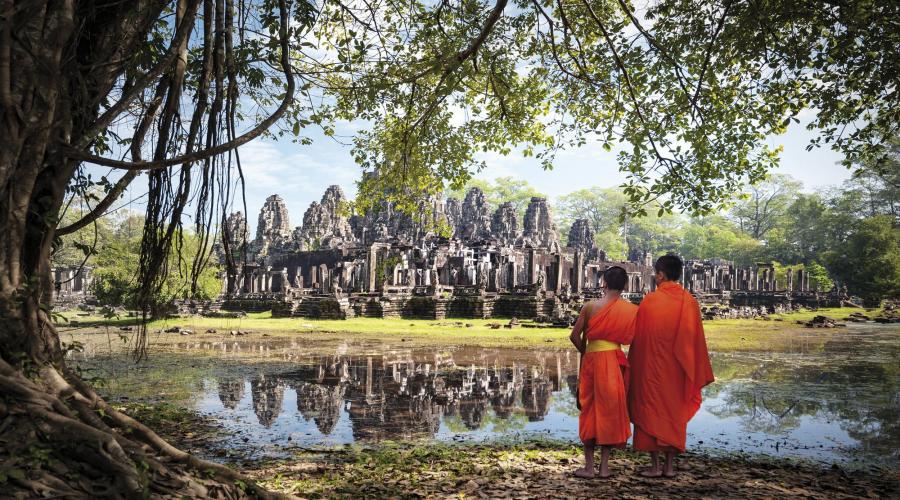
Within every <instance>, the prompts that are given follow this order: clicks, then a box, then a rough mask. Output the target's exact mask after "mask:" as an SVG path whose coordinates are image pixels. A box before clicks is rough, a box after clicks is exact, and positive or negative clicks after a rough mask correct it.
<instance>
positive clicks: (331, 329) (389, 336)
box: [61, 308, 874, 351]
mask: <svg viewBox="0 0 900 500" xmlns="http://www.w3.org/2000/svg"><path fill="white" fill-rule="evenodd" d="M858 311H860V310H859V309H852V308H834V309H819V310H818V311H797V312H791V313H785V314H773V315H771V316H770V317H769V318H770V319H769V320H761V319H724V320H712V321H706V322H705V323H704V328H705V332H706V338H707V343H708V345H709V348H710V350H712V351H745V350H760V349H767V350H771V349H774V350H777V349H779V346H780V345H781V344H783V343H784V342H786V341H790V340H792V336H796V335H800V334H803V335H810V334H812V333H811V332H812V331H811V330H809V329H807V328H805V327H804V326H802V325H798V324H796V322H797V321H808V320H810V319H812V318H813V317H814V316H817V315H825V316H829V317H832V318H836V319H841V318H844V317H845V316H847V315H848V314H850V313H852V312H858ZM867 314H874V313H867ZM70 318H72V316H71V315H70ZM73 319H75V320H76V321H77V322H78V323H77V326H73V325H71V324H70V325H69V327H66V326H63V327H62V328H61V330H62V331H63V332H70V333H72V334H79V333H81V332H85V333H106V332H107V328H110V329H114V328H116V327H121V326H129V325H134V324H135V323H136V320H135V319H134V318H120V319H104V318H99V317H75V318H73ZM506 323H508V320H507V319H500V318H497V319H489V320H482V319H445V320H410V319H377V318H353V319H348V320H312V319H306V318H273V317H272V316H271V313H269V312H265V313H255V314H250V315H248V316H247V317H245V318H206V317H200V316H193V317H188V318H175V319H166V320H156V321H152V322H151V323H150V324H149V329H150V331H151V332H160V331H163V330H165V329H168V328H171V327H173V326H179V327H181V328H189V329H191V330H193V331H194V335H193V336H191V337H189V338H191V339H197V340H214V339H221V338H222V336H223V335H228V332H229V331H231V330H238V331H250V332H252V334H253V335H252V336H250V337H240V338H244V339H248V340H249V339H251V338H255V337H256V336H258V335H260V334H264V335H265V336H267V337H272V338H285V339H297V340H312V341H322V342H335V341H343V340H355V341H378V342H390V343H393V342H405V344H404V345H405V346H407V347H417V346H437V347H440V346H450V345H453V346H482V347H536V346H543V347H552V348H564V349H565V348H569V347H570V344H569V339H568V337H569V330H568V329H565V328H548V327H546V326H545V325H537V324H535V323H533V322H530V321H522V326H520V327H517V328H512V329H510V328H505V327H504V325H506ZM496 324H499V325H501V328H499V329H495V328H492V327H491V325H496ZM529 326H532V328H529ZM536 326H540V328H534V327H536ZM207 330H216V333H210V334H207V333H205V332H206V331H207ZM842 331H844V330H842V329H834V330H827V331H822V330H816V331H815V333H816V335H822V336H828V335H839V334H840V332H842ZM89 337H90V336H86V337H85V336H81V335H78V339H79V340H81V341H84V339H85V338H89ZM65 338H66V337H65V336H64V340H65ZM73 338H75V337H73ZM104 338H105V337H104ZM153 338H154V340H153V342H154V343H155V344H157V345H160V344H162V345H165V344H169V343H175V342H183V341H184V340H185V338H186V337H184V336H182V335H180V334H177V333H174V334H164V333H163V334H158V335H156V334H155V335H154V336H153ZM97 341H98V342H101V341H102V340H100V339H97Z"/></svg>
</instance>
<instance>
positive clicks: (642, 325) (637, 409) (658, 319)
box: [628, 281, 714, 451]
mask: <svg viewBox="0 0 900 500" xmlns="http://www.w3.org/2000/svg"><path fill="white" fill-rule="evenodd" d="M628 361H629V364H630V369H631V381H630V385H629V388H628V411H629V414H630V416H631V421H632V422H634V443H633V447H634V449H635V450H638V451H676V450H677V451H684V449H685V441H686V439H687V423H688V421H689V420H690V419H691V418H693V417H694V415H695V414H696V413H697V410H699V409H700V402H701V393H700V390H701V389H702V388H703V387H705V386H706V385H708V384H710V383H711V382H712V381H713V380H714V378H713V372H712V366H711V365H710V362H709V353H708V351H707V349H706V337H705V336H704V335H703V323H702V321H701V317H700V307H699V305H698V304H697V301H696V300H695V299H694V297H693V296H692V295H691V294H690V293H689V292H687V291H686V290H685V289H684V288H682V287H681V285H679V284H678V283H674V282H670V281H666V282H663V283H661V284H660V285H659V286H658V287H657V289H656V291H654V292H652V293H649V294H647V296H646V297H644V300H643V301H642V302H641V305H640V308H639V309H638V314H637V320H636V321H635V335H634V340H633V341H632V344H631V348H630V349H629V351H628Z"/></svg>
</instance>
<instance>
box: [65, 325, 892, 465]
mask: <svg viewBox="0 0 900 500" xmlns="http://www.w3.org/2000/svg"><path fill="white" fill-rule="evenodd" d="M74 360H75V361H76V362H77V363H78V364H79V365H80V366H81V367H82V368H83V369H86V370H88V373H92V374H95V375H98V376H100V377H101V378H102V379H104V380H105V381H106V388H105V389H104V390H105V392H106V393H107V395H108V396H109V397H112V398H116V397H122V396H124V395H129V396H130V397H132V398H135V397H137V398H140V399H147V400H165V401H169V402H173V403H177V404H183V405H188V406H191V407H193V408H196V409H197V410H199V411H200V412H202V413H204V414H208V415H210V416H212V417H213V418H214V419H216V420H217V421H218V422H219V423H220V424H221V425H222V426H223V428H224V429H225V433H224V437H223V439H224V440H225V441H226V443H225V444H226V445H227V446H229V447H234V448H241V449H242V450H243V451H245V452H247V451H249V452H251V454H255V455H259V456H265V455H277V454H279V453H280V452H282V450H284V449H285V447H290V446H296V445H299V446H322V445H325V446H332V445H341V444H346V443H354V442H360V443H373V442H379V441H384V440H396V441H409V440H432V439H434V440H441V441H454V440H475V441H482V440H494V439H517V438H522V437H533V436H547V437H554V438H562V439H570V440H573V441H575V440H577V418H578V411H577V410H576V408H575V399H574V390H575V386H576V383H577V373H578V363H579V359H578V356H576V355H575V352H574V351H546V350H541V349H483V348H471V347H467V348H458V349H445V348H441V349H437V350H424V349H404V348H402V347H398V346H396V345H386V344H380V343H368V344H355V343H352V342H331V343H328V342H326V343H323V344H322V345H317V346H309V345H308V344H304V345H300V344H298V343H296V342H290V341H284V340H271V341H270V340H267V339H262V340H259V339H257V340H247V341H240V340H238V341H233V340H230V339H229V340H226V341H222V342H193V341H186V342H184V343H181V344H178V345H175V346H172V347H171V348H169V349H167V350H166V352H165V353H157V354H155V355H154V356H153V357H151V359H150V360H149V361H148V362H145V363H144V364H141V365H139V366H134V365H131V364H129V363H128V362H127V361H125V360H124V359H123V358H122V356H121V355H118V356H109V355H107V354H103V353H102V352H94V353H90V352H89V353H85V354H80V355H75V358H74ZM712 361H713V367H714V371H715V373H716V376H717V382H715V383H714V384H713V385H711V386H709V387H707V388H706V389H705V391H704V402H703V407H702V408H701V410H700V412H699V413H698V415H697V416H696V417H695V418H694V420H692V421H691V423H690V425H689V427H688V445H689V447H691V448H694V449H697V448H700V449H704V450H707V451H715V452H747V453H760V454H768V455H774V456H779V457H790V458H801V459H808V460H814V461H820V462H823V463H832V462H838V463H842V464H845V465H851V466H852V465H863V464H871V463H880V464H886V465H890V466H896V465H898V464H900V451H898V450H900V419H898V414H900V329H898V328H897V327H890V326H880V325H851V327H849V328H848V329H846V330H844V331H841V332H840V333H833V332H829V333H827V334H825V333H819V332H810V333H809V334H801V335H795V338H793V339H791V341H790V342H789V343H788V345H787V346H786V347H785V348H783V349H782V350H780V351H778V352H741V353H712Z"/></svg>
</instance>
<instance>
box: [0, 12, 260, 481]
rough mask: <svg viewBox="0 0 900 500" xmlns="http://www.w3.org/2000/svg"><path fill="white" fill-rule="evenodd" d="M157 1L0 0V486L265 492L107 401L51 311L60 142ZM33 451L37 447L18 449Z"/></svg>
mask: <svg viewBox="0 0 900 500" xmlns="http://www.w3.org/2000/svg"><path fill="white" fill-rule="evenodd" d="M166 4H167V2H165V1H159V0H155V1H153V0H129V1H127V2H96V3H95V2H90V1H85V2H77V4H76V2H75V0H50V1H45V2H19V1H13V0H0V16H2V24H0V29H2V31H0V396H2V397H0V440H2V441H3V442H4V443H7V444H6V445H4V447H3V449H0V469H4V470H10V468H11V467H13V466H17V467H18V468H19V469H20V470H26V471H28V472H26V473H25V474H21V475H15V476H9V477H8V481H9V482H12V483H14V484H6V485H4V486H3V488H4V494H7V493H8V494H10V495H11V496H18V497H33V496H45V495H51V496H55V495H59V496H66V497H97V496H107V497H113V498H134V497H141V496H149V495H151V494H162V495H172V496H189V497H208V496H222V497H227V498H237V497H243V496H247V495H248V494H255V495H258V496H263V497H268V496H271V494H269V493H268V492H266V491H265V490H262V489H260V488H258V487H255V486H253V484H252V482H251V481H249V480H247V479H246V478H243V477H242V476H241V475H240V474H238V473H237V472H235V471H232V470H231V469H228V468H227V467H224V466H222V465H219V464H215V463H211V462H206V461H203V460H199V459H197V458H195V457H193V456H191V455H189V454H187V453H185V452H182V451H180V450H178V449H177V448H175V447H173V446H171V445H170V444H168V443H166V442H165V441H164V440H162V439H161V438H160V437H159V436H157V435H156V434H155V433H153V431H152V430H150V429H148V428H146V427H145V426H143V425H141V424H140V423H138V422H136V421H134V420H132V419H131V418H129V417H128V416H126V415H124V414H121V413H120V412H118V411H116V410H115V409H113V408H111V407H110V406H109V405H108V404H107V403H106V402H104V401H103V400H102V399H101V398H100V397H98V396H97V394H96V393H94V392H93V390H91V388H90V387H89V386H88V385H87V384H85V383H84V382H83V381H81V380H80V379H79V378H78V377H77V376H76V375H75V374H74V373H72V372H71V371H70V370H68V368H67V367H66V363H65V359H64V354H63V352H62V349H61V346H60V341H59V337H58V335H57V332H56V329H55V328H54V326H53V322H52V319H51V313H50V304H51V303H52V293H53V290H52V284H51V273H50V257H51V253H52V250H53V244H54V238H55V228H56V224H57V216H58V214H59V211H60V208H61V206H62V203H63V201H64V199H65V194H66V187H67V185H68V183H69V182H70V181H71V179H72V178H73V175H74V173H75V170H76V168H77V166H78V165H77V163H76V162H75V161H72V160H68V159H67V158H66V156H65V154H64V152H65V148H66V147H67V146H69V145H72V144H79V143H81V144H85V145H90V144H91V143H93V142H94V140H95V138H94V137H90V135H89V132H88V131H89V130H91V129H93V128H96V125H97V120H98V118H99V116H98V115H99V110H100V109H101V102H103V100H104V99H106V98H107V96H108V94H109V93H110V91H111V89H112V88H113V86H114V85H115V84H116V82H117V80H118V79H119V78H120V76H119V75H121V71H122V67H123V65H124V64H125V61H126V60H127V58H128V57H132V56H133V54H134V52H135V47H136V46H137V44H139V43H142V42H144V41H145V40H146V35H147V33H148V30H149V29H150V27H151V26H152V23H153V22H154V21H155V20H156V19H158V16H159V15H160V13H161V11H162V9H163V7H165V5H166ZM104 128H105V127H104ZM33 450H46V452H47V453H48V458H47V459H46V460H44V461H32V462H27V461H26V459H25V458H23V457H25V456H27V455H28V452H30V451H33ZM209 471H213V472H214V473H215V474H213V477H212V478H210V477H209V474H208V472H209ZM238 484H246V485H247V486H245V487H246V488H248V489H247V490H246V491H245V490H244V489H243V488H241V487H239V486H238Z"/></svg>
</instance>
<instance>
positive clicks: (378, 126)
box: [316, 0, 900, 238]
mask: <svg viewBox="0 0 900 500" xmlns="http://www.w3.org/2000/svg"><path fill="white" fill-rule="evenodd" d="M339 10H340V7H339V6H333V7H330V8H329V7H326V8H325V9H324V10H323V14H324V15H323V16H322V17H321V18H322V19H325V20H326V21H325V22H323V23H322V24H321V26H319V27H317V31H316V33H317V34H318V36H319V37H320V38H321V37H323V35H324V34H326V33H327V35H328V37H330V38H332V39H333V38H337V40H338V42H337V43H331V44H327V46H326V48H327V49H332V50H336V51H337V52H338V54H339V55H338V58H339V60H340V61H341V62H344V63H345V64H347V65H352V67H353V69H354V70H356V72H355V73H354V74H353V75H341V76H339V77H336V79H337V81H339V82H340V83H341V88H342V89H350V90H349V91H346V92H343V91H342V92H340V93H339V95H338V96H337V101H336V103H335V105H334V106H333V107H332V108H331V110H332V111H334V112H335V113H337V115H338V116H341V117H344V118H357V117H362V118H364V119H367V120H370V121H371V122H372V123H373V124H374V126H373V128H372V129H371V130H367V131H364V132H363V133H362V134H361V135H360V136H359V137H358V138H357V140H356V143H355V144H356V150H355V155H356V158H357V161H358V162H359V164H360V165H361V166H362V167H363V168H364V169H365V170H366V171H370V172H374V173H376V174H378V175H374V176H371V177H368V178H366V179H365V180H364V182H363V186H362V192H363V193H366V194H367V195H368V194H371V193H375V192H386V191H388V192H390V193H391V196H392V197H394V198H395V200H396V201H397V202H398V203H399V204H400V205H401V206H403V205H404V204H406V205H409V207H410V208H413V203H412V202H408V201H407V200H408V199H411V200H415V199H416V198H421V197H422V196H423V195H424V194H427V193H429V192H434V191H436V190H438V189H439V188H441V187H442V185H443V184H444V183H445V182H448V183H450V184H451V185H452V187H453V188H457V189H458V188H459V187H460V186H462V185H464V184H465V183H466V182H467V181H468V180H469V178H470V177H471V174H472V172H474V171H477V170H478V169H480V168H481V167H483V163H482V162H480V161H478V160H476V158H477V155H478V153H481V152H484V151H493V152H497V153H500V154H509V153H510V152H511V151H512V150H513V149H514V148H518V149H519V150H521V151H522V152H523V153H524V154H526V155H536V156H537V157H539V158H540V159H541V160H542V161H543V162H544V165H545V166H546V167H547V168H550V167H551V166H552V162H553V155H554V153H555V151H556V150H558V148H561V147H566V146H572V145H581V144H584V143H585V142H586V141H587V140H588V139H594V138H596V139H599V140H600V141H601V144H602V145H603V147H604V148H606V149H607V150H611V149H612V145H613V143H615V142H617V141H618V142H619V143H621V152H620V154H619V165H620V168H621V169H622V170H623V171H624V172H626V173H627V174H628V176H629V178H628V181H627V183H626V184H625V187H624V193H625V194H626V195H627V196H628V200H629V204H628V208H629V211H630V212H631V213H633V214H645V213H648V212H649V210H650V209H651V207H652V206H653V205H654V204H658V206H659V208H662V209H663V210H664V211H668V210H671V209H673V208H676V207H677V208H679V209H682V210H685V211H688V212H690V213H692V214H693V215H699V214H705V213H709V212H711V211H713V210H715V209H717V208H720V207H722V206H723V205H724V204H725V203H726V202H727V201H728V200H729V198H730V195H731V194H732V193H733V192H734V191H736V190H737V189H738V188H739V187H740V185H741V184H742V183H743V182H745V181H751V182H758V181H761V180H763V179H764V178H765V177H766V174H767V173H768V172H769V171H771V169H772V168H773V167H774V166H775V165H776V164H777V161H778V160H777V153H778V151H777V150H773V149H771V148H769V147H767V146H766V144H765V141H766V138H767V137H769V136H770V135H772V134H779V133H783V132H784V131H785V130H786V128H787V126H788V125H789V124H790V123H791V122H796V121H798V120H797V118H796V117H797V115H798V113H799V112H800V111H801V110H803V109H805V108H813V109H817V110H819V112H818V114H817V115H816V118H815V119H814V120H813V126H814V127H816V128H819V129H821V133H820V134H819V136H818V137H817V139H816V140H815V141H814V144H813V146H818V145H819V144H828V143H831V144H833V145H834V147H835V148H837V149H839V150H840V151H842V152H844V153H845V154H846V155H847V158H848V160H847V161H848V164H850V163H854V164H859V163H858V162H857V160H860V161H862V160H870V159H881V158H883V156H884V152H885V147H884V142H885V140H886V138H887V137H890V136H891V135H892V134H893V132H895V131H896V130H897V125H896V124H897V123H898V120H896V119H895V118H896V113H897V111H896V110H897V109H900V106H897V105H896V104H897V101H898V99H900V97H898V95H897V94H896V93H895V92H892V91H891V90H890V88H891V86H885V85H884V84H883V82H884V81H885V80H884V78H885V77H886V76H889V75H896V66H897V63H896V61H894V59H896V58H886V57H882V56H881V55H882V54H888V53H890V52H891V50H892V47H893V46H894V45H893V43H894V42H896V41H897V40H896V38H897V35H896V33H897V31H898V30H896V29H894V28H895V27H894V26H893V25H892V24H891V23H892V22H891V21H888V19H894V18H896V17H897V14H898V12H897V10H898V7H897V4H896V3H895V2H889V1H886V0H883V1H874V2H869V3H866V4H865V6H863V5H862V4H854V5H852V6H849V7H843V6H838V5H831V4H826V3H822V2H814V1H811V0H808V1H801V2H788V1H776V2H766V3H764V4H753V3H751V4H748V3H739V2H738V3H735V2H728V3H725V4H724V5H723V4H721V3H719V2H711V1H710V2H707V1H703V2H696V1H693V0H691V1H688V0H662V1H659V2H654V3H652V4H651V5H650V6H649V7H648V8H647V9H646V10H645V11H644V12H643V13H642V14H643V15H642V18H643V19H642V20H639V19H638V16H637V15H636V14H635V12H633V11H632V6H631V5H630V4H629V3H628V2H622V1H620V2H613V1H600V2H575V3H569V4H566V3H559V2H557V3H553V2H549V1H541V0H533V1H531V2H528V1H519V2H517V3H516V5H515V8H507V5H506V1H505V0H500V1H498V2H497V3H496V4H493V5H491V4H483V3H480V2H464V3H463V4H462V5H460V7H459V8H449V7H448V6H447V5H446V4H445V3H442V2H439V3H413V4H410V8H409V10H404V9H401V8H399V7H396V5H393V4H392V5H391V6H390V7H386V8H385V9H384V10H382V11H379V12H377V13H376V12H374V10H373V9H370V10H365V9H362V10H361V12H356V13H355V14H356V15H355V16H353V17H354V19H353V20H350V19H347V18H346V17H343V18H341V19H340V22H331V23H329V22H328V21H327V20H328V19H329V18H330V17H329V16H330V15H332V14H333V13H334V12H335V11H339ZM376 21H384V22H379V23H378V24H377V25H376ZM411 26H415V29H413V28H410V27H411ZM351 39H352V40H355V42H354V43H350V42H349V40H351ZM384 40H387V41H388V44H387V45H388V46H383V45H379V42H381V41H384ZM372 46H377V47H378V49H379V50H378V51H377V52H378V53H379V54H390V57H374V58H373V57H371V47H372ZM373 88H374V90H373ZM862 124H864V125H862ZM843 132H846V133H843ZM873 161H874V160H873ZM864 168H869V167H864ZM653 209H656V207H653ZM754 236H755V237H757V238H759V237H761V236H762V233H755V234H754Z"/></svg>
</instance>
